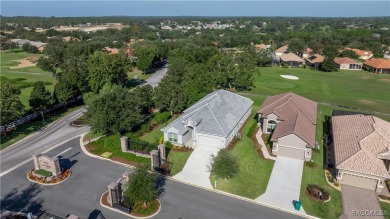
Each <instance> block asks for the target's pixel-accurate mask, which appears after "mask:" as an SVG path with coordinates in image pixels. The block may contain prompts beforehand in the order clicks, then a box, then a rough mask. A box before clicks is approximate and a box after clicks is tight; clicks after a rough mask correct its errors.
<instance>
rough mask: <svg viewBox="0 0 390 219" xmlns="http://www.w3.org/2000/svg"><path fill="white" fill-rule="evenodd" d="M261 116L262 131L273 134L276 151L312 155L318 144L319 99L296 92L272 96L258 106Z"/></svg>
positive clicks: (293, 155)
mask: <svg viewBox="0 0 390 219" xmlns="http://www.w3.org/2000/svg"><path fill="white" fill-rule="evenodd" d="M258 120H259V125H260V127H261V129H262V131H263V133H266V134H267V133H268V134H271V141H272V142H273V145H272V153H273V154H275V155H277V156H286V157H291V158H295V159H300V160H306V161H308V160H310V159H311V154H312V148H315V145H316V142H315V133H316V124H317V103H316V102H314V101H311V100H309V99H306V98H304V97H301V96H299V95H296V94H294V93H284V94H279V95H275V96H270V97H267V99H266V100H265V101H264V103H263V105H262V106H261V108H260V109H259V110H258Z"/></svg>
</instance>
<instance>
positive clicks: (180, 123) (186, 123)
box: [161, 90, 253, 149]
mask: <svg viewBox="0 0 390 219" xmlns="http://www.w3.org/2000/svg"><path fill="white" fill-rule="evenodd" d="M252 104H253V101H252V100H251V99H249V98H246V97H243V96H240V95H238V94H235V93H232V92H228V91H225V90H218V91H214V92H212V93H210V94H208V95H207V96H205V97H204V98H202V99H201V100H199V101H198V102H196V103H195V104H194V105H192V106H191V107H189V108H188V109H186V110H185V111H184V112H183V114H182V115H181V116H180V117H179V118H177V119H175V120H174V121H173V122H171V123H169V124H168V125H167V126H166V127H164V128H163V129H161V131H162V132H163V133H164V141H165V142H166V141H169V142H171V143H172V144H174V145H178V146H187V147H191V148H195V147H197V146H204V147H214V148H220V149H222V148H225V147H226V146H227V145H229V143H230V142H231V141H232V140H233V138H234V137H235V136H238V135H240V133H239V130H240V128H241V126H242V125H243V124H244V122H245V121H246V120H247V119H248V118H249V116H250V115H251V112H252Z"/></svg>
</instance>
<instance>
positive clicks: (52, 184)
mask: <svg viewBox="0 0 390 219" xmlns="http://www.w3.org/2000/svg"><path fill="white" fill-rule="evenodd" d="M69 171H70V170H69ZM29 173H30V172H28V173H27V176H26V177H27V180H28V181H30V182H33V183H36V184H40V185H43V186H55V185H58V184H61V183H63V182H65V181H66V180H67V179H69V177H70V176H72V171H70V175H69V176H68V177H66V179H64V180H62V181H60V182H56V183H50V184H46V183H40V182H37V181H34V180H32V179H30V178H28V174H29Z"/></svg>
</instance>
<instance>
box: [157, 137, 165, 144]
mask: <svg viewBox="0 0 390 219" xmlns="http://www.w3.org/2000/svg"><path fill="white" fill-rule="evenodd" d="M158 144H164V136H161V138H160V139H158Z"/></svg>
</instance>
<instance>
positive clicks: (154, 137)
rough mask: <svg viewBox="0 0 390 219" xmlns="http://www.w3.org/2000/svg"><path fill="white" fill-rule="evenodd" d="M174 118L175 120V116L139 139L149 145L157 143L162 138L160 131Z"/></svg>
mask: <svg viewBox="0 0 390 219" xmlns="http://www.w3.org/2000/svg"><path fill="white" fill-rule="evenodd" d="M176 118H177V116H172V117H171V118H170V119H169V120H168V121H167V122H165V123H163V124H160V125H158V126H156V127H155V128H154V129H153V130H152V131H151V132H149V133H146V134H145V135H143V136H141V137H140V139H141V140H143V141H147V142H149V143H158V141H159V139H160V138H161V137H162V136H164V134H163V132H162V131H161V129H162V128H164V127H165V126H166V125H168V124H169V123H170V122H172V121H173V120H174V119H176Z"/></svg>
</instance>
